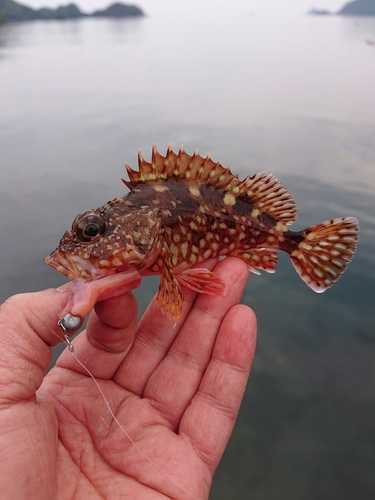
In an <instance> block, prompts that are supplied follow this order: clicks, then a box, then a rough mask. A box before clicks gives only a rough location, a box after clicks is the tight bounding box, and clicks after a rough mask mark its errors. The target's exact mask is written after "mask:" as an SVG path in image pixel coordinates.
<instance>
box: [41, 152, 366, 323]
mask: <svg viewBox="0 0 375 500" xmlns="http://www.w3.org/2000/svg"><path fill="white" fill-rule="evenodd" d="M138 163H139V169H138V170H137V171H136V170H133V169H131V167H130V166H129V165H128V164H125V166H126V169H127V172H128V175H129V180H124V179H123V182H124V183H125V184H126V186H127V187H128V188H129V190H130V192H129V193H128V194H126V195H125V196H124V197H122V198H116V199H114V200H112V201H110V202H108V203H106V204H105V205H104V206H103V207H101V208H98V209H96V210H89V211H87V212H84V213H83V214H81V215H78V216H77V217H76V218H75V220H74V222H73V225H72V229H71V231H66V232H65V234H64V236H63V238H62V240H61V241H60V245H59V246H58V248H57V249H56V250H55V251H54V252H53V253H52V254H51V256H50V257H48V258H47V259H46V262H47V264H49V265H50V266H52V267H54V268H55V269H57V270H58V271H60V272H61V273H62V274H64V275H65V276H67V277H69V278H70V279H72V280H76V279H78V278H85V279H88V280H94V279H100V278H101V277H103V276H107V275H109V274H111V273H112V274H113V273H119V272H122V271H126V270H128V269H130V268H132V267H133V268H136V269H138V270H139V271H140V272H141V274H150V273H158V274H160V275H161V279H160V286H159V291H158V300H159V303H160V305H161V307H162V309H163V311H164V312H165V313H166V314H167V315H168V316H170V317H171V318H173V319H174V320H175V321H177V320H178V318H179V316H180V313H181V308H182V304H183V295H182V290H181V286H180V285H181V284H183V285H185V286H189V287H190V288H192V289H194V290H197V291H199V292H204V293H209V294H218V293H221V292H222V291H223V287H224V285H223V282H222V281H221V280H220V278H218V277H217V276H216V275H215V274H214V273H212V272H210V271H208V270H207V269H200V268H192V266H194V265H195V264H198V263H201V262H203V261H205V260H207V259H209V258H210V257H217V256H225V255H231V256H235V257H238V258H240V259H242V260H244V261H245V262H246V263H247V265H248V267H249V269H250V270H251V271H253V272H255V273H257V274H259V271H258V269H261V270H264V271H267V272H274V271H275V268H276V263H277V258H278V253H277V251H276V250H283V251H285V252H287V253H288V254H289V255H290V258H291V261H292V264H293V265H294V267H295V269H296V271H297V272H298V274H299V275H300V276H301V278H302V279H303V280H304V281H305V282H306V284H307V285H308V286H309V287H310V288H311V289H313V290H314V291H315V292H322V291H324V290H326V289H327V288H329V287H330V286H331V285H332V283H334V282H335V281H336V280H337V279H338V278H339V277H340V275H341V274H342V273H343V271H344V270H345V268H346V266H347V264H348V263H349V262H350V260H351V258H352V256H353V254H354V252H355V249H356V243H357V239H358V221H357V220H356V219H355V218H354V217H342V218H338V219H332V220H330V221H326V222H323V223H321V224H318V225H316V226H312V227H309V228H307V229H305V230H303V231H291V230H289V229H288V227H287V226H288V225H289V224H291V223H292V222H294V221H295V219H296V216H297V207H296V204H295V202H294V200H293V198H292V196H291V195H290V193H289V192H288V191H287V190H286V189H285V187H284V186H283V185H282V184H281V182H280V181H279V180H278V179H277V178H276V177H274V176H273V175H272V174H269V173H267V172H264V171H262V172H258V173H256V174H255V175H253V176H252V177H246V178H245V179H244V180H243V181H240V180H239V179H238V176H237V175H233V174H232V173H231V172H230V169H229V168H224V167H222V165H221V164H220V163H215V162H213V161H212V160H211V158H210V156H207V157H206V158H203V157H201V156H200V155H199V154H198V152H197V151H196V152H195V153H194V154H193V155H188V154H187V153H186V152H185V151H184V150H183V148H181V149H180V151H179V153H178V154H176V153H174V152H173V150H172V149H171V147H169V148H168V150H167V153H166V155H165V156H162V155H161V154H160V153H159V152H158V151H157V149H156V146H155V145H154V147H153V150H152V158H151V162H147V161H145V160H144V159H143V158H142V156H141V154H140V153H139V157H138Z"/></svg>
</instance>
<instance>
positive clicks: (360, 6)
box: [337, 0, 375, 16]
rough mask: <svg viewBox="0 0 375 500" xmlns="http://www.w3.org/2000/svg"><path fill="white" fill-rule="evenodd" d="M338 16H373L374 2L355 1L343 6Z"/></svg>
mask: <svg viewBox="0 0 375 500" xmlns="http://www.w3.org/2000/svg"><path fill="white" fill-rule="evenodd" d="M337 14H338V15H339V16H375V0H356V1H355V2H350V3H347V4H346V5H344V7H343V8H342V9H341V10H339V12H338V13H337Z"/></svg>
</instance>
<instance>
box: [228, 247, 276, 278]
mask: <svg viewBox="0 0 375 500" xmlns="http://www.w3.org/2000/svg"><path fill="white" fill-rule="evenodd" d="M230 255H232V256H233V257H238V258H239V259H242V260H243V261H244V262H245V263H246V264H247V265H248V267H249V271H251V272H252V273H254V274H260V272H259V271H258V270H257V269H262V270H263V271H266V272H267V273H274V272H275V271H276V264H277V259H278V257H279V255H278V253H277V252H276V250H272V249H271V248H251V249H250V250H246V251H239V250H237V251H235V253H232V252H231V254H230Z"/></svg>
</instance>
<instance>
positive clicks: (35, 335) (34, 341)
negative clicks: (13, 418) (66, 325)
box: [0, 289, 69, 405]
mask: <svg viewBox="0 0 375 500" xmlns="http://www.w3.org/2000/svg"><path fill="white" fill-rule="evenodd" d="M68 299H69V293H67V292H59V291H57V290H54V289H49V290H44V291H42V292H35V293H25V294H20V295H14V296H13V297H10V298H9V299H8V300H7V301H6V302H4V304H2V305H1V306H0V352H1V357H0V386H1V391H0V405H8V404H10V403H11V404H13V403H16V402H18V401H21V400H23V401H25V400H29V399H30V398H33V397H35V392H36V391H37V389H38V388H39V387H40V385H41V383H42V380H43V377H44V375H45V373H46V371H47V369H48V366H49V364H50V362H51V359H52V350H51V346H53V345H56V344H58V343H59V342H60V341H61V340H62V337H61V332H60V329H59V327H58V325H57V317H58V314H59V313H60V311H61V310H62V309H63V307H65V305H66V303H67V301H68Z"/></svg>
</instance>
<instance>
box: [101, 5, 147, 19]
mask: <svg viewBox="0 0 375 500" xmlns="http://www.w3.org/2000/svg"><path fill="white" fill-rule="evenodd" d="M92 16H94V17H136V16H143V12H142V11H141V9H140V8H138V7H136V6H135V5H124V4H123V3H114V4H112V5H110V6H109V7H107V8H106V9H103V10H96V11H95V12H94V13H93V14H92Z"/></svg>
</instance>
